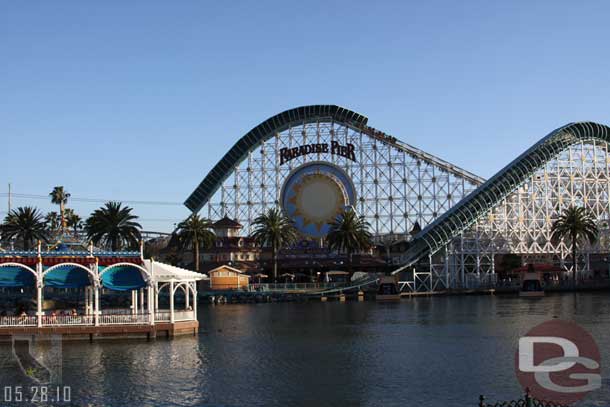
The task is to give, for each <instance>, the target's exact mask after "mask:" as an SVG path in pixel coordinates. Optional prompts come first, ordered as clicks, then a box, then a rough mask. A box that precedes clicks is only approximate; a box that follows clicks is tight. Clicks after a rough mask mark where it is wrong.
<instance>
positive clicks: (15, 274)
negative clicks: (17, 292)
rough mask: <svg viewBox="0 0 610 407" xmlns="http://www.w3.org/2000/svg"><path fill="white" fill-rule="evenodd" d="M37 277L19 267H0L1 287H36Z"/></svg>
mask: <svg viewBox="0 0 610 407" xmlns="http://www.w3.org/2000/svg"><path fill="white" fill-rule="evenodd" d="M34 286H36V277H35V276H34V274H33V273H32V272H31V271H29V270H26V269H24V268H23V267H18V266H4V267H0V287H34Z"/></svg>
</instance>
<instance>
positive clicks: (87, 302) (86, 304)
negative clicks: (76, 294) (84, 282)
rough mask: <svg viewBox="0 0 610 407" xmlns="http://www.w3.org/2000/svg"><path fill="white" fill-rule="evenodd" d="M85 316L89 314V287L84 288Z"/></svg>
mask: <svg viewBox="0 0 610 407" xmlns="http://www.w3.org/2000/svg"><path fill="white" fill-rule="evenodd" d="M84 291H85V315H87V314H88V313H89V287H85V290H84Z"/></svg>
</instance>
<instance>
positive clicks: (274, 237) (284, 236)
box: [251, 208, 297, 281]
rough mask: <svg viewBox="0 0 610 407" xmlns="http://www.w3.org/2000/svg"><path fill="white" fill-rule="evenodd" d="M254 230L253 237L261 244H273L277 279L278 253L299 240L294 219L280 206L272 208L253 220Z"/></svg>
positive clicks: (272, 257) (275, 277)
mask: <svg viewBox="0 0 610 407" xmlns="http://www.w3.org/2000/svg"><path fill="white" fill-rule="evenodd" d="M252 226H253V227H254V232H252V235H251V237H252V238H253V239H254V240H255V241H256V243H257V244H258V245H260V246H271V259H272V262H273V279H274V281H275V280H277V255H278V252H279V251H280V249H281V248H282V247H284V246H287V245H289V244H291V243H294V242H295V241H296V240H297V231H296V229H295V228H294V223H293V221H292V219H290V218H288V217H286V216H285V215H284V214H283V213H282V212H281V211H280V210H279V209H278V208H271V209H269V210H268V211H267V212H266V213H264V214H262V215H259V216H258V217H257V218H256V219H254V222H252Z"/></svg>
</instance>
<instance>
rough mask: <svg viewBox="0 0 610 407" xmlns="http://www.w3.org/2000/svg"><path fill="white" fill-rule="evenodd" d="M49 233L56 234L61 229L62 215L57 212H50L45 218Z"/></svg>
mask: <svg viewBox="0 0 610 407" xmlns="http://www.w3.org/2000/svg"><path fill="white" fill-rule="evenodd" d="M44 221H45V225H46V227H47V230H48V231H49V233H51V234H54V233H57V231H59V230H60V228H61V215H60V214H59V213H57V212H55V211H51V212H48V213H47V214H46V215H45V217H44Z"/></svg>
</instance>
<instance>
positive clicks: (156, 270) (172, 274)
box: [144, 260, 208, 282]
mask: <svg viewBox="0 0 610 407" xmlns="http://www.w3.org/2000/svg"><path fill="white" fill-rule="evenodd" d="M144 267H145V268H146V270H148V271H149V272H150V273H151V274H152V278H153V280H154V281H157V282H169V281H172V280H173V281H197V280H207V279H208V276H206V275H205V274H202V273H196V272H194V271H191V270H187V269H183V268H180V267H176V266H172V265H170V264H165V263H161V262H159V261H155V262H154V266H153V262H152V261H151V260H144Z"/></svg>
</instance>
